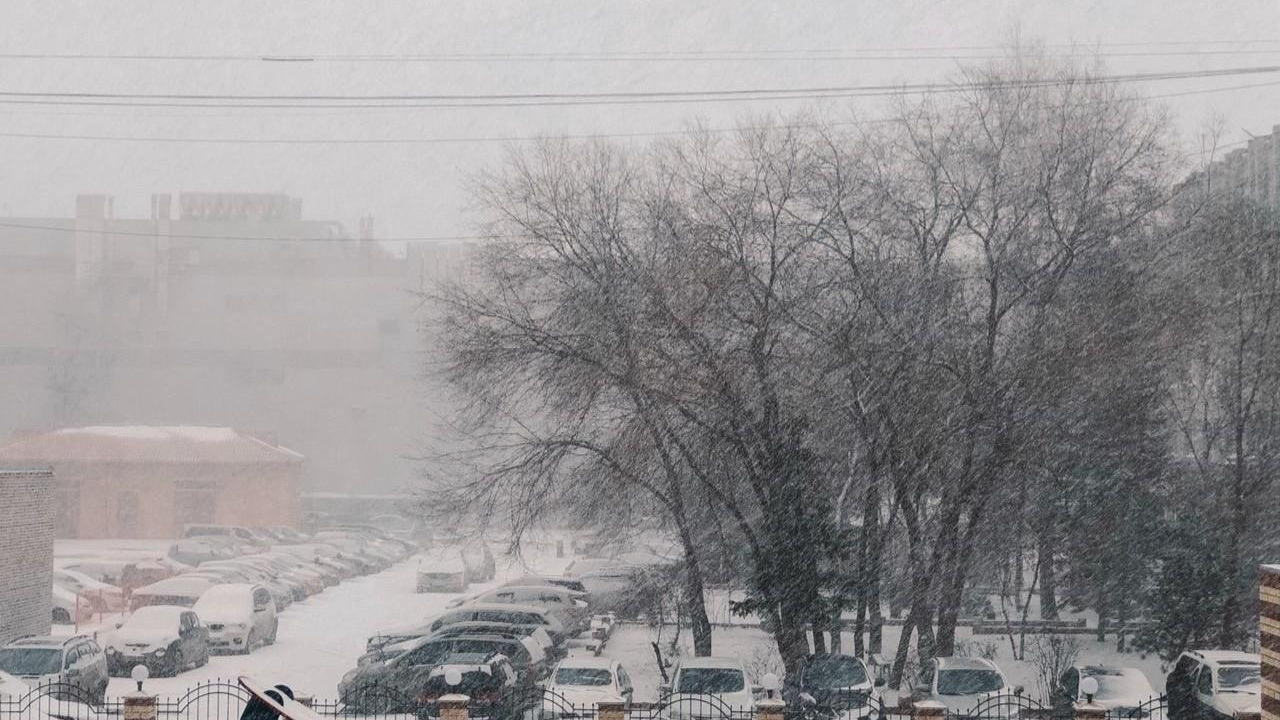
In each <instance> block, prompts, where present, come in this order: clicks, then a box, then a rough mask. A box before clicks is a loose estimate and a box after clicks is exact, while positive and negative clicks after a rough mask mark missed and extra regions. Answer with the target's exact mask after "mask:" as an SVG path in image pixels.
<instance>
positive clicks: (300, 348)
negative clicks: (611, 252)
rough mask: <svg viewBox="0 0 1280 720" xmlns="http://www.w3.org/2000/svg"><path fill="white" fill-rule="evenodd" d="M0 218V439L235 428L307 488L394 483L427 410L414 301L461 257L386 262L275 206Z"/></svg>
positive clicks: (290, 201)
mask: <svg viewBox="0 0 1280 720" xmlns="http://www.w3.org/2000/svg"><path fill="white" fill-rule="evenodd" d="M113 205H114V203H113V201H112V198H110V197H108V196H102V195H83V196H80V197H78V198H77V199H76V203H75V216H74V217H68V218H0V316H2V319H0V326H2V327H4V328H5V331H4V333H3V334H2V335H0V394H2V395H3V397H5V398H6V402H5V403H3V404H2V405H0V437H7V436H9V435H11V434H13V433H15V432H18V431H24V430H48V429H52V428H57V427H66V426H73V425H74V426H80V425H214V426H227V427H234V428H238V429H241V430H244V431H246V432H249V433H251V434H254V435H256V436H258V437H263V438H268V439H272V441H273V442H274V441H275V440H274V439H276V438H278V441H279V442H281V443H283V444H286V445H288V446H289V447H292V448H295V449H296V450H298V451H299V452H301V453H302V454H304V455H306V456H307V457H308V459H309V462H308V463H307V467H306V477H305V479H304V483H305V484H306V485H307V486H308V487H310V488H313V489H325V490H335V489H357V488H358V489H366V490H372V491H385V490H396V489H399V488H401V487H403V486H404V485H405V484H406V483H408V482H410V481H411V480H412V478H413V467H412V464H411V462H410V461H408V460H406V457H407V456H411V455H413V454H414V453H415V452H418V451H419V450H420V449H421V443H422V440H423V438H424V437H425V436H426V435H427V432H426V430H425V428H426V426H427V425H428V424H429V423H431V422H432V419H433V418H434V414H433V413H435V412H437V408H436V405H437V403H436V400H435V397H434V396H433V394H432V393H433V390H432V388H431V387H430V385H429V384H427V383H424V382H423V380H422V375H423V369H424V368H423V349H424V346H423V342H424V341H423V339H422V337H421V335H420V334H419V333H418V332H417V327H418V324H419V310H420V308H421V306H422V299H421V297H420V296H419V294H418V293H419V292H420V291H422V290H424V289H427V288H429V287H430V286H431V284H432V283H433V282H435V281H436V280H438V279H439V278H444V277H453V276H456V275H457V274H458V273H459V272H465V267H466V264H467V260H466V258H467V256H468V248H467V246H465V245H461V246H460V245H454V246H447V245H446V246H441V245H432V244H411V245H409V246H408V248H407V249H404V250H399V249H396V250H395V251H393V250H390V249H388V247H387V246H386V245H384V244H383V243H379V242H377V241H375V240H373V239H372V234H373V228H372V220H371V219H365V220H362V221H361V223H360V227H359V229H358V231H357V233H356V234H355V235H352V234H351V233H349V232H348V231H347V230H346V229H345V228H344V227H343V226H342V225H341V224H339V223H337V222H332V221H323V220H307V219H304V217H303V210H302V203H301V201H300V200H298V199H297V198H292V197H289V196H286V195H278V194H249V193H183V194H180V195H179V196H178V198H177V202H176V203H175V202H174V201H173V199H172V197H171V196H168V195H156V196H153V198H152V202H151V213H150V217H147V218H121V217H117V216H116V214H115V211H114V207H113Z"/></svg>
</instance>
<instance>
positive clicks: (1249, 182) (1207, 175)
mask: <svg viewBox="0 0 1280 720" xmlns="http://www.w3.org/2000/svg"><path fill="white" fill-rule="evenodd" d="M1189 181H1192V182H1196V183H1199V184H1201V185H1203V186H1204V187H1205V188H1206V189H1208V190H1212V191H1213V192H1215V193H1218V192H1223V193H1233V194H1236V195H1240V196H1243V197H1247V198H1249V199H1251V200H1253V201H1254V202H1256V203H1257V204H1258V205H1260V206H1261V207H1264V208H1266V209H1268V210H1270V211H1271V212H1273V213H1280V125H1276V126H1275V127H1273V128H1272V131H1271V134H1270V135H1259V136H1257V137H1252V138H1249V141H1248V143H1247V144H1246V145H1245V146H1244V147H1242V148H1236V149H1234V150H1230V151H1228V152H1227V153H1225V154H1223V155H1221V157H1220V158H1219V159H1217V160H1215V161H1214V162H1212V163H1210V164H1209V166H1208V167H1207V168H1205V169H1204V170H1202V171H1199V172H1196V173H1195V174H1193V175H1192V176H1191V177H1190V178H1189Z"/></svg>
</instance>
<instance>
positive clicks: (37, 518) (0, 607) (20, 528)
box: [0, 466, 54, 645]
mask: <svg viewBox="0 0 1280 720" xmlns="http://www.w3.org/2000/svg"><path fill="white" fill-rule="evenodd" d="M53 514H54V511H53V473H52V472H50V471H49V470H48V469H34V468H24V467H9V466H0V547H3V548H4V550H3V552H0V645H3V644H5V643H7V642H9V641H10V640H13V639H15V638H20V637H23V636H24V635H44V634H47V633H48V632H49V628H50V626H51V624H52V619H53V607H52V605H53V602H52V601H53V594H52V592H51V590H50V588H51V587H52V586H53Z"/></svg>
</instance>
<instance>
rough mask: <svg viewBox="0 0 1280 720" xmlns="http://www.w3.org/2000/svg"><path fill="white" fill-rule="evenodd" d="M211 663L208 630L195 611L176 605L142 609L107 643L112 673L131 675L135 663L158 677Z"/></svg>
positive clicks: (109, 665)
mask: <svg viewBox="0 0 1280 720" xmlns="http://www.w3.org/2000/svg"><path fill="white" fill-rule="evenodd" d="M208 662H209V631H208V629H207V628H205V627H204V626H203V625H202V624H201V623H200V618H199V617H198V616H197V615H196V614H195V612H193V611H191V610H188V609H187V608H183V607H176V606H173V605H152V606H150V607H144V608H139V609H138V610H137V611H135V612H134V613H133V615H130V616H129V619H128V620H126V621H125V622H124V623H123V624H121V625H120V627H119V628H118V629H117V630H116V632H115V634H114V635H112V637H111V641H110V642H109V643H107V666H108V668H109V669H110V671H111V674H112V675H128V674H129V672H130V671H131V670H132V669H133V667H134V666H135V665H145V666H146V667H147V669H148V670H150V671H151V672H152V673H155V674H156V675H157V676H159V675H177V674H178V673H180V672H182V671H183V670H186V669H188V668H193V667H202V666H203V665H205V664H206V663H208Z"/></svg>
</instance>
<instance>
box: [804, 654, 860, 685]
mask: <svg viewBox="0 0 1280 720" xmlns="http://www.w3.org/2000/svg"><path fill="white" fill-rule="evenodd" d="M866 682H867V671H866V669H865V668H864V667H863V666H862V663H861V662H859V661H858V660H857V658H851V657H838V658H829V659H826V660H819V661H817V662H814V663H813V664H811V665H810V666H809V667H808V668H806V669H805V671H804V686H805V687H809V688H847V687H854V686H856V685H863V684H865V683H866Z"/></svg>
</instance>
